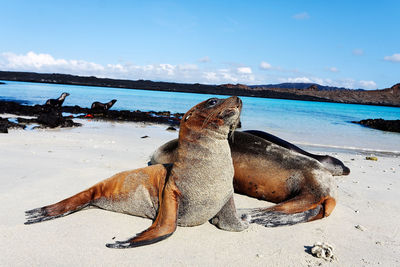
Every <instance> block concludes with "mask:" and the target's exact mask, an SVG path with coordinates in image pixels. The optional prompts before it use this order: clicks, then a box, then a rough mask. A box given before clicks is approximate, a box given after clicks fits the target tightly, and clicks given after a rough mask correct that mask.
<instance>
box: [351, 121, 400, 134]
mask: <svg viewBox="0 0 400 267" xmlns="http://www.w3.org/2000/svg"><path fill="white" fill-rule="evenodd" d="M352 122H353V123H357V124H361V125H364V126H366V127H370V128H374V129H378V130H382V131H389V132H398V133H400V120H384V119H366V120H361V121H352Z"/></svg>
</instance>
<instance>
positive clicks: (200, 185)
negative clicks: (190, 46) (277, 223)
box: [25, 97, 248, 248]
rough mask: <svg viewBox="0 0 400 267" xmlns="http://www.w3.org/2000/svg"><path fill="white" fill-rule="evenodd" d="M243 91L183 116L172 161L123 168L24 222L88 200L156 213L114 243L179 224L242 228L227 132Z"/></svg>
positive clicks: (144, 240)
mask: <svg viewBox="0 0 400 267" xmlns="http://www.w3.org/2000/svg"><path fill="white" fill-rule="evenodd" d="M241 107H242V102H241V100H240V99H239V98H238V97H230V98H227V99H217V98H211V99H209V100H207V101H204V102H201V103H200V104H198V105H196V106H194V107H193V108H191V109H190V110H189V111H188V112H187V113H186V114H185V115H184V117H183V118H182V121H181V124H180V131H179V148H178V151H177V158H176V161H175V162H174V164H173V165H162V164H158V165H154V166H149V167H145V168H142V169H136V170H131V171H125V172H121V173H118V174H116V175H114V176H112V177H111V178H109V179H107V180H104V181H102V182H100V183H98V184H96V185H94V186H92V187H90V188H89V189H87V190H85V191H83V192H81V193H78V194H76V195H74V196H72V197H70V198H67V199H65V200H62V201H60V202H58V203H56V204H53V205H49V206H45V207H42V208H38V209H33V210H30V211H26V215H27V221H26V222H25V224H31V223H37V222H41V221H46V220H51V219H54V218H57V217H61V216H65V215H67V214H70V213H73V212H75V211H78V210H80V209H82V208H84V207H87V206H89V205H90V206H95V207H100V208H102V209H106V210H111V211H116V212H122V213H127V214H130V215H135V216H141V217H146V218H150V219H154V222H153V224H152V225H151V226H150V227H149V228H148V229H147V230H145V231H143V232H141V233H139V234H138V235H136V236H135V237H133V238H131V239H128V240H126V241H122V242H120V241H118V242H116V243H113V244H107V245H106V246H107V247H110V248H128V247H138V246H143V245H148V244H152V243H155V242H158V241H161V240H163V239H165V238H167V237H169V236H170V235H172V233H173V232H174V231H175V229H176V226H177V225H180V226H195V225H200V224H203V223H205V222H206V221H208V220H210V221H211V222H212V223H213V224H215V225H216V226H217V227H219V228H221V229H224V230H229V231H241V230H244V229H246V228H247V227H248V222H247V221H245V220H242V219H241V218H239V217H238V216H237V213H236V208H235V204H234V201H233V181H232V179H233V172H234V170H233V163H232V157H231V153H230V148H229V144H228V140H227V138H228V134H229V132H230V131H231V130H232V129H234V128H235V126H236V124H237V122H238V120H239V114H240V111H241Z"/></svg>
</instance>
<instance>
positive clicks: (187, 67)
mask: <svg viewBox="0 0 400 267" xmlns="http://www.w3.org/2000/svg"><path fill="white" fill-rule="evenodd" d="M178 68H179V69H180V70H183V71H194V70H198V69H199V67H197V65H196V64H182V65H178Z"/></svg>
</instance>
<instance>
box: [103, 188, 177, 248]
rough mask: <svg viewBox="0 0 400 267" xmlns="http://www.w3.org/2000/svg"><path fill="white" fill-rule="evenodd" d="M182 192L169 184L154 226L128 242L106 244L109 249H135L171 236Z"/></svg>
mask: <svg viewBox="0 0 400 267" xmlns="http://www.w3.org/2000/svg"><path fill="white" fill-rule="evenodd" d="M179 197H180V191H179V189H178V188H177V187H176V185H175V183H174V182H172V181H171V180H170V181H169V182H168V183H167V185H166V186H165V188H164V191H163V193H162V198H160V202H161V203H160V209H159V210H158V214H157V217H156V219H155V221H154V222H153V224H152V225H151V226H150V227H149V228H148V229H147V230H145V231H143V232H141V233H139V234H137V235H136V236H135V237H133V238H130V239H128V240H126V241H117V242H115V243H109V244H106V246H107V247H109V248H133V247H140V246H145V245H150V244H153V243H156V242H159V241H161V240H164V239H166V238H168V237H169V236H171V235H172V234H173V233H174V232H175V229H176V225H177V219H178V207H179Z"/></svg>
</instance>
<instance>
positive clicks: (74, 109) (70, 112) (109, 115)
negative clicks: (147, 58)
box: [0, 100, 400, 157]
mask: <svg viewBox="0 0 400 267" xmlns="http://www.w3.org/2000/svg"><path fill="white" fill-rule="evenodd" d="M43 107H45V106H43V105H34V106H32V105H22V104H19V103H18V102H15V101H5V100H0V119H1V118H2V119H3V120H4V119H8V118H12V119H11V120H9V122H10V123H9V125H8V127H9V128H10V129H11V128H18V127H19V128H23V129H25V127H26V128H27V129H28V130H32V127H41V128H48V126H46V125H45V124H43V125H42V124H41V123H40V122H38V121H37V120H36V119H35V116H38V115H39V114H41V113H42V112H43ZM61 111H62V114H63V117H64V118H65V119H67V120H70V121H72V122H73V120H77V119H79V120H82V121H85V120H97V121H104V122H107V121H108V122H124V121H125V122H147V123H155V124H159V125H165V126H170V127H171V129H172V130H174V127H177V128H178V127H179V120H180V118H181V117H182V116H183V113H171V112H169V111H159V112H156V111H149V112H143V111H140V110H136V111H128V110H109V111H107V112H104V113H98V114H94V113H93V111H92V110H91V109H89V108H81V107H79V106H77V105H75V106H62V107H61ZM88 114H89V115H90V116H89V117H88ZM0 122H1V121H0ZM72 122H71V126H72V125H74V124H73V123H72ZM0 124H1V123H0ZM0 126H1V125H0ZM71 126H67V127H66V128H68V127H71ZM61 127H62V128H64V127H65V126H62V125H61ZM73 127H79V123H78V124H76V125H74V126H73ZM50 128H54V127H50ZM238 129H239V130H241V128H240V126H239V127H238ZM380 131H382V132H385V131H383V130H380ZM394 133H395V132H394ZM288 141H289V142H292V143H293V144H295V145H298V146H300V147H303V148H306V149H309V150H315V151H329V152H344V153H352V154H364V155H370V154H375V155H380V156H381V155H382V156H383V155H388V156H394V157H399V156H400V151H397V150H382V149H374V148H360V147H352V146H337V145H327V144H318V143H309V142H298V141H292V140H288Z"/></svg>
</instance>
